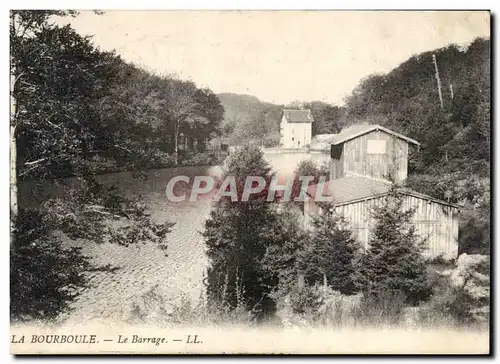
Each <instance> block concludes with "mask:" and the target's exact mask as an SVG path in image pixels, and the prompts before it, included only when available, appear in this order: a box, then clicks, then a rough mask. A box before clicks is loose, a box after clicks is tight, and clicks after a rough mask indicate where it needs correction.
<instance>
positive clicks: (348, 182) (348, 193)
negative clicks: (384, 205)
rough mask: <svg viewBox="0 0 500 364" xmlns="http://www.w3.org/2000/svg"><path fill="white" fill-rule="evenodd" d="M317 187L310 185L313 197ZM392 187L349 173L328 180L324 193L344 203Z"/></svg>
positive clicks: (373, 195)
mask: <svg viewBox="0 0 500 364" xmlns="http://www.w3.org/2000/svg"><path fill="white" fill-rule="evenodd" d="M316 188H317V185H311V186H309V189H308V194H309V195H310V196H311V197H314V196H315V194H316ZM390 188H391V183H390V182H389V181H383V180H377V179H374V178H368V177H363V176H356V175H347V176H345V177H342V178H337V179H333V180H331V181H328V182H326V183H325V186H324V189H323V193H322V195H323V196H325V197H326V198H327V199H328V201H330V202H332V203H333V204H334V205H343V204H347V203H353V202H355V201H358V200H363V199H367V198H373V197H376V196H380V195H384V194H386V193H387V192H389V189H390ZM399 191H400V192H402V193H404V194H407V195H411V196H415V197H419V198H422V199H426V200H431V201H434V202H437V203H440V204H444V205H448V206H453V207H456V208H459V206H457V205H455V204H451V203H448V202H445V201H441V200H438V199H435V198H433V197H430V196H427V195H424V194H422V193H419V192H416V191H413V190H411V189H409V188H400V189H399Z"/></svg>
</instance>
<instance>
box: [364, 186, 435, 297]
mask: <svg viewBox="0 0 500 364" xmlns="http://www.w3.org/2000/svg"><path fill="white" fill-rule="evenodd" d="M403 202H404V199H403V196H402V195H401V193H400V192H399V191H398V189H397V187H396V186H393V187H391V190H390V191H389V193H388V195H387V196H386V199H385V201H384V203H383V204H382V205H380V206H379V207H375V208H374V213H373V218H374V220H375V222H376V224H375V228H374V231H373V233H372V235H371V238H370V242H369V248H368V250H367V252H366V253H365V254H363V255H362V256H361V258H360V260H359V266H358V276H357V283H358V286H359V287H360V288H361V290H362V291H363V292H364V294H365V297H374V298H383V297H384V296H386V295H389V296H390V295H394V294H400V293H402V294H403V295H404V296H405V298H406V301H407V303H409V304H412V305H416V304H418V303H419V302H421V301H425V300H427V299H428V298H429V297H430V294H431V287H430V284H429V280H428V277H427V268H426V262H425V259H424V257H423V255H422V251H423V249H424V241H423V240H420V239H419V237H418V236H417V235H416V233H415V227H414V225H413V224H412V220H411V219H412V217H413V214H414V210H412V209H410V210H404V208H403Z"/></svg>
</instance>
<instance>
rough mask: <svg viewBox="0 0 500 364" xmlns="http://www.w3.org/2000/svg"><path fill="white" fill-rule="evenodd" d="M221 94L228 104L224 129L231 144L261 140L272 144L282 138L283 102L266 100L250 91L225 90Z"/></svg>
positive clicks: (223, 124)
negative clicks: (247, 93) (244, 93)
mask: <svg viewBox="0 0 500 364" xmlns="http://www.w3.org/2000/svg"><path fill="white" fill-rule="evenodd" d="M217 96H218V97H219V100H220V102H221V104H222V106H223V107H224V119H223V122H222V132H223V135H224V136H225V137H226V138H227V139H228V142H229V143H230V144H242V143H246V142H248V141H251V140H259V141H261V142H262V143H264V144H265V145H269V146H271V145H276V144H277V143H278V142H279V123H280V116H281V115H280V114H281V111H282V108H283V106H282V105H275V104H272V103H267V102H262V101H260V100H259V99H258V98H257V97H255V96H250V95H241V94H234V93H221V94H218V95H217Z"/></svg>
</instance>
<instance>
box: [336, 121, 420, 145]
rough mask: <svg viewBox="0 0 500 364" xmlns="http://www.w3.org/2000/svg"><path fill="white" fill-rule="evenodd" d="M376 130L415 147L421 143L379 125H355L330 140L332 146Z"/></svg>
mask: <svg viewBox="0 0 500 364" xmlns="http://www.w3.org/2000/svg"><path fill="white" fill-rule="evenodd" d="M374 130H382V131H384V132H386V133H388V134H392V135H394V136H395V137H397V138H400V139H403V140H406V141H407V142H408V143H412V144H415V145H420V143H419V142H417V141H416V140H414V139H411V138H408V137H406V136H404V135H402V134H399V133H396V132H395V131H392V130H390V129H387V128H386V127H383V126H382V125H378V124H358V125H353V126H350V127H348V128H346V129H343V130H342V131H341V132H340V133H338V134H334V136H333V137H332V138H331V139H330V141H331V144H334V145H336V144H340V143H344V142H347V141H349V140H351V139H354V138H357V137H359V136H361V135H364V134H366V133H369V132H371V131H374Z"/></svg>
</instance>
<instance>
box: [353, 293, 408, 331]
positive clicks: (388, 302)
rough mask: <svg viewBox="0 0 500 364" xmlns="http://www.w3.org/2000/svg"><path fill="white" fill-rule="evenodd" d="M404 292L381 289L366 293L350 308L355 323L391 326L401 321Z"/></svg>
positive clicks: (404, 299) (404, 298)
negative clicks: (376, 292) (374, 292)
mask: <svg viewBox="0 0 500 364" xmlns="http://www.w3.org/2000/svg"><path fill="white" fill-rule="evenodd" d="M406 300H407V298H406V296H405V294H404V293H403V292H401V291H394V290H389V291H382V292H379V294H377V295H367V296H365V297H363V298H362V300H361V302H360V304H359V305H357V306H355V307H354V308H353V310H352V315H353V316H354V317H355V322H356V324H360V325H367V326H369V325H373V326H392V325H397V324H399V323H400V322H401V320H402V318H403V314H404V308H405V301H406Z"/></svg>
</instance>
